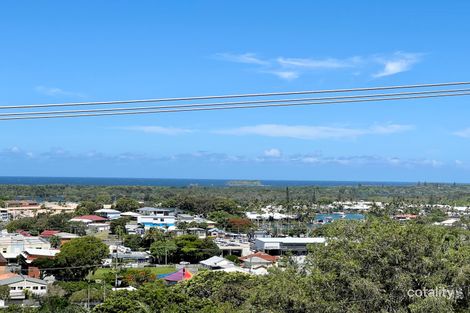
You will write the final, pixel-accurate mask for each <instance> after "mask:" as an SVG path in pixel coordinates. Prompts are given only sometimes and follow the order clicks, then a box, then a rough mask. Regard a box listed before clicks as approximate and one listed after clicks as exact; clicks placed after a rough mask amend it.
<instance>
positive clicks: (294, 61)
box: [276, 57, 361, 69]
mask: <svg viewBox="0 0 470 313" xmlns="http://www.w3.org/2000/svg"><path fill="white" fill-rule="evenodd" d="M276 61H277V63H279V65H281V66H283V67H290V68H305V69H339V68H345V67H354V66H356V65H357V64H358V63H359V62H360V61H361V58H359V57H353V58H349V59H335V58H326V59H310V58H284V57H280V58H277V60H276Z"/></svg>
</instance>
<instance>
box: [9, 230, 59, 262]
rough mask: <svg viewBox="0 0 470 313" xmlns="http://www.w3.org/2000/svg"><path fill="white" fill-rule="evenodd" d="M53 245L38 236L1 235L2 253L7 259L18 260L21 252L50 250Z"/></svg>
mask: <svg viewBox="0 0 470 313" xmlns="http://www.w3.org/2000/svg"><path fill="white" fill-rule="evenodd" d="M50 248H51V244H50V243H49V241H47V240H46V239H44V238H41V237H36V236H31V237H27V236H23V235H21V234H16V233H15V234H10V233H6V234H1V235H0V253H1V254H2V255H3V256H4V257H5V258H6V259H10V260H11V259H16V258H17V257H18V256H19V255H20V254H21V252H23V251H25V250H28V249H32V250H38V249H42V250H49V249H50Z"/></svg>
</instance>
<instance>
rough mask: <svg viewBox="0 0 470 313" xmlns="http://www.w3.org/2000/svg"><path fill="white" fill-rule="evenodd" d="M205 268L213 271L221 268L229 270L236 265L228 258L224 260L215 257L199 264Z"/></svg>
mask: <svg viewBox="0 0 470 313" xmlns="http://www.w3.org/2000/svg"><path fill="white" fill-rule="evenodd" d="M199 264H201V265H202V266H203V267H205V268H208V269H211V270H218V269H221V268H228V267H233V266H235V263H233V262H232V261H229V260H227V259H226V258H222V257H220V256H213V257H210V258H208V259H207V260H203V261H201V262H199Z"/></svg>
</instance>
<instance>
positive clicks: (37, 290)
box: [8, 280, 47, 298]
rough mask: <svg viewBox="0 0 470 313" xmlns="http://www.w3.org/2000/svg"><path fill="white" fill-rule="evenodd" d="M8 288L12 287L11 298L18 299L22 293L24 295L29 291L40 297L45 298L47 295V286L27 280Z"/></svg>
mask: <svg viewBox="0 0 470 313" xmlns="http://www.w3.org/2000/svg"><path fill="white" fill-rule="evenodd" d="M8 287H10V297H11V298H18V297H19V295H20V294H21V293H23V295H24V291H25V290H29V291H30V292H31V293H33V294H35V295H38V296H43V295H45V294H46V293H47V285H42V284H38V283H34V282H30V281H26V280H23V281H20V282H17V283H13V284H10V285H8Z"/></svg>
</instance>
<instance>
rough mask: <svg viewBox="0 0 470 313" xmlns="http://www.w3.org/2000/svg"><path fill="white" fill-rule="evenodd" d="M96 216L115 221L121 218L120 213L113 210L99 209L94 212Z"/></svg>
mask: <svg viewBox="0 0 470 313" xmlns="http://www.w3.org/2000/svg"><path fill="white" fill-rule="evenodd" d="M95 213H96V215H98V216H101V217H104V218H106V219H108V220H115V219H118V218H120V217H121V212H120V211H118V210H113V209H99V210H96V211H95Z"/></svg>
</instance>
